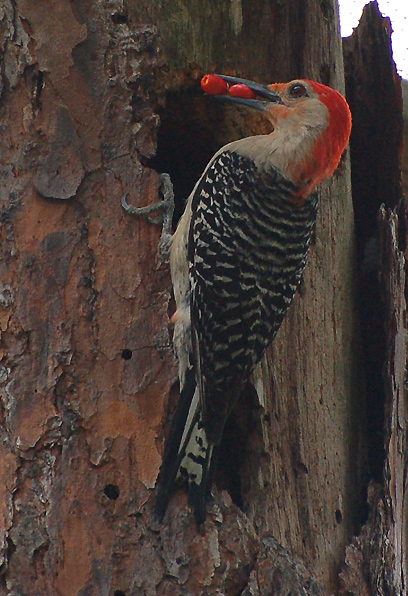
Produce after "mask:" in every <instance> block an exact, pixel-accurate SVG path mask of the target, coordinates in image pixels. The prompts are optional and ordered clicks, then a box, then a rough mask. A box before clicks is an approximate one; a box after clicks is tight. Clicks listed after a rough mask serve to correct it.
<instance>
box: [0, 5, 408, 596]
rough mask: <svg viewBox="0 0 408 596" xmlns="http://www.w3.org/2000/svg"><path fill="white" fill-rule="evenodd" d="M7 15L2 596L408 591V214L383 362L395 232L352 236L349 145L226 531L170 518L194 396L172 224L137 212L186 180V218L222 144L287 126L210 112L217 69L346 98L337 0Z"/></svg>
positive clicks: (219, 525)
mask: <svg viewBox="0 0 408 596" xmlns="http://www.w3.org/2000/svg"><path fill="white" fill-rule="evenodd" d="M372 18H374V19H375V18H376V19H377V21H375V22H377V23H379V24H378V27H381V26H382V25H381V24H380V23H382V21H381V17H380V16H379V15H377V16H373V17H372ZM0 24H1V29H0V31H1V37H0V43H1V46H0V52H1V53H0V55H1V71H0V72H1V83H0V89H1V94H2V95H1V103H0V110H1V122H2V124H1V128H2V143H1V173H2V180H3V183H2V187H1V195H0V196H1V221H2V224H3V225H2V226H1V235H2V242H1V247H2V249H1V250H2V258H1V260H0V271H1V282H0V326H1V333H2V344H1V356H2V359H1V363H0V390H1V394H0V395H1V409H0V420H1V423H2V425H1V435H2V445H1V450H2V457H1V460H0V462H1V464H0V474H1V479H2V482H1V486H2V488H1V491H0V511H1V517H0V548H1V552H0V564H1V571H2V574H1V580H0V582H1V584H0V594H11V595H12V596H17V595H24V596H32V595H33V596H34V595H35V596H37V595H41V596H45V595H47V596H48V595H49V596H55V595H58V596H73V595H76V594H78V595H82V596H85V595H87V596H88V595H95V596H96V595H110V596H124V595H126V596H130V595H148V596H150V595H154V594H160V595H162V596H175V595H176V594H177V595H181V594H183V595H189V594H197V595H200V594H201V595H205V594H208V595H210V594H226V595H228V596H233V595H237V594H245V595H246V596H255V595H257V596H261V595H262V596H267V595H270V594H276V595H281V594H282V595H283V594H287V593H289V592H290V591H291V593H292V594H316V595H317V594H332V593H340V592H341V593H344V594H346V593H351V594H355V595H360V594H367V595H368V594H370V593H376V592H375V586H376V585H378V581H379V580H378V578H379V577H381V582H382V584H381V589H382V590H383V591H382V592H379V593H380V594H382V593H384V594H402V593H403V590H404V585H405V584H404V583H403V582H404V581H406V580H405V579H404V578H405V574H406V567H407V561H406V558H404V555H403V547H404V545H405V546H406V542H407V537H406V530H405V529H404V528H405V526H406V520H405V526H403V525H402V524H403V523H404V518H403V515H404V511H405V512H406V486H405V485H404V484H403V482H404V478H405V476H406V473H405V466H406V461H405V458H404V455H405V434H406V428H405V422H404V417H403V414H404V407H405V406H404V404H405V402H404V396H405V393H404V392H405V363H406V354H405V327H404V323H405V319H404V314H405V298H404V290H405V277H404V265H405V261H404V255H403V250H405V244H404V242H405V229H403V223H404V221H405V220H404V219H403V217H404V216H403V211H402V210H401V209H400V211H399V214H398V215H397V214H396V213H391V212H386V211H381V242H380V243H377V246H379V249H378V250H380V251H381V253H380V254H382V255H384V259H385V258H386V259H387V260H386V261H384V262H382V264H381V277H380V284H378V285H377V287H376V291H377V294H378V295H379V292H380V291H382V296H383V298H382V301H383V302H382V303H381V304H383V307H382V310H380V311H379V313H378V312H377V311H376V312H375V313H374V314H375V317H376V318H375V324H376V328H377V333H376V334H374V339H375V340H376V341H377V340H378V342H379V343H380V346H381V349H382V352H381V354H374V350H371V352H370V340H369V336H368V335H367V327H368V323H367V320H368V319H367V316H369V315H367V313H366V311H365V310H364V307H362V306H361V304H360V302H359V301H358V300H357V295H360V294H361V292H360V287H359V285H358V283H359V273H358V267H357V265H358V262H359V261H364V258H365V252H364V250H365V248H364V247H365V246H366V244H367V241H368V240H369V239H370V238H371V235H372V234H371V233H374V225H372V226H371V227H370V228H367V236H364V242H363V239H362V237H361V234H362V233H363V232H360V228H359V225H360V223H361V221H362V220H363V218H362V217H361V218H360V219H358V218H357V219H356V226H357V243H356V242H355V240H354V238H355V228H354V212H353V200H352V196H351V183H350V165H349V158H348V155H346V156H345V157H344V159H343V162H342V165H341V167H340V168H339V170H338V172H337V174H336V176H335V177H334V178H333V179H332V180H331V181H330V182H328V183H326V184H324V185H322V186H321V188H320V191H319V198H320V213H319V218H318V222H317V226H316V233H315V241H314V245H313V248H312V254H311V256H310V259H309V264H308V266H307V270H306V274H305V276H304V281H303V283H302V286H301V290H300V292H299V293H298V295H297V296H296V299H295V301H294V304H293V306H292V307H291V311H290V313H289V315H288V317H287V319H286V320H285V322H284V324H283V326H282V329H281V330H280V332H279V335H278V337H277V339H276V341H275V342H274V345H273V346H272V347H271V349H270V350H268V353H267V355H266V357H265V359H264V360H263V362H262V363H261V365H260V366H259V368H258V370H257V373H256V375H254V379H253V382H254V386H255V388H256V395H255V392H254V391H251V390H250V388H248V391H246V392H245V394H244V396H243V398H242V400H241V402H240V404H239V406H237V408H236V411H235V412H234V414H233V415H232V416H231V420H230V421H229V423H228V427H227V429H226V432H225V437H224V441H223V445H222V448H221V452H222V457H221V461H220V466H219V472H218V476H217V479H216V483H215V484H216V486H215V488H214V502H213V504H212V505H211V506H210V508H209V515H208V519H207V522H206V524H205V531H204V533H202V534H200V533H198V532H197V529H196V526H195V522H194V518H193V516H192V514H191V512H190V511H189V507H188V505H187V499H186V495H185V493H184V492H183V491H179V492H177V493H176V494H175V495H174V498H173V499H172V500H171V503H170V506H169V510H168V513H167V514H166V517H165V519H164V522H163V524H162V525H159V524H157V522H155V520H154V519H153V515H152V511H153V504H154V496H155V495H154V486H155V481H156V478H157V474H158V471H159V468H160V464H161V455H162V452H163V442H164V436H165V434H166V432H167V428H168V423H169V420H170V417H171V412H172V411H173V409H174V404H175V401H176V400H177V397H178V394H177V392H178V385H177V378H176V376H177V374H176V373H177V366H176V362H175V360H174V356H173V351H172V347H171V326H170V322H169V318H170V316H171V314H172V313H173V309H174V307H173V303H172V298H171V284H170V277H169V270H168V265H167V264H164V265H162V266H160V267H158V265H157V246H158V241H159V236H160V229H159V226H157V225H154V224H152V223H150V222H148V221H147V220H141V219H135V218H132V217H130V216H129V215H127V214H126V213H125V212H124V211H123V209H122V207H121V203H120V198H121V196H122V194H123V193H125V192H127V193H129V199H128V200H129V202H130V203H132V204H134V205H136V206H142V205H147V204H149V203H152V202H155V201H156V200H158V197H159V184H160V183H159V173H160V172H168V173H169V174H170V175H171V178H172V181H173V184H174V188H175V194H176V207H177V209H176V215H177V214H178V215H179V214H180V213H181V211H182V208H183V205H184V201H185V199H186V198H187V196H188V193H189V192H190V190H191V188H192V187H193V185H194V183H195V182H196V180H197V179H198V177H199V176H200V174H201V172H202V170H203V168H204V167H205V165H206V163H207V161H208V160H209V159H210V157H211V156H212V154H213V153H214V152H215V151H216V150H217V149H218V148H219V147H220V146H221V145H222V144H224V143H226V142H227V141H230V140H232V139H234V138H239V137H240V136H242V135H248V134H259V133H260V132H261V133H264V132H268V127H267V126H266V124H265V122H264V121H262V119H260V117H259V116H248V115H247V114H246V113H245V112H243V113H242V114H240V113H239V114H238V113H237V112H233V113H231V112H229V111H226V110H224V109H222V108H220V107H219V106H215V105H213V104H212V103H211V102H208V101H207V100H206V98H205V97H203V94H202V92H201V91H200V89H199V79H200V77H201V75H202V74H204V73H205V72H207V71H208V72H224V73H227V74H228V73H230V74H235V73H236V74H238V75H240V76H243V77H248V78H251V79H256V80H260V81H263V82H269V81H277V80H281V81H286V80H290V79H293V78H296V77H304V78H311V79H317V80H320V81H321V82H323V83H325V84H329V85H331V86H334V87H336V88H338V89H340V90H341V91H344V77H343V58H342V47H341V39H340V36H339V25H338V9H337V2H336V0H327V1H325V2H321V1H318V0H307V1H306V2H297V1H296V0H290V1H288V2H284V3H282V2H280V0H257V1H256V2H254V1H251V2H250V1H249V0H234V1H233V2H227V1H226V0H221V1H220V2H218V3H217V4H216V6H215V5H211V6H208V5H207V4H206V3H202V2H201V3H200V2H198V1H197V0H189V1H188V2H180V1H178V0H175V1H174V2H160V1H158V0H149V2H144V3H142V2H130V1H126V0H102V1H96V0H86V1H85V2H84V1H81V0H71V1H69V0H54V1H51V0H49V1H46V0H37V1H36V2H31V1H30V0H14V1H13V0H4V1H3V4H2V5H1V6H0ZM387 35H388V34H385V37H383V38H381V39H382V41H383V42H384V43H385V46H386V42H387V40H388V39H389V35H388V36H387ZM379 47H380V48H381V47H382V46H381V45H380V46H379ZM359 51H360V49H359V48H357V49H354V50H353V52H354V54H355V55H356V56H358V55H359V53H358V52H359ZM379 51H380V53H381V51H383V50H379ZM350 60H351V58H350ZM348 64H349V67H348V68H349V69H350V72H351V71H352V66H350V65H351V62H350V61H349V62H348ZM391 68H392V66H391ZM387 72H391V71H387ZM391 85H392V89H395V88H396V87H395V83H392V84H391ZM393 85H394V86H393ZM387 88H388V87H387ZM353 93H354V90H353V88H352V87H350V94H351V95H352V96H353ZM392 93H394V92H392ZM353 97H359V94H358V92H357V90H356V91H355V95H354V96H353ZM394 99H395V98H394ZM376 101H377V100H376V99H374V102H376ZM391 101H394V100H393V99H392V100H391ZM392 105H394V103H393V104H392ZM352 107H353V105H352ZM354 108H355V110H356V114H357V113H358V110H359V109H360V110H361V108H359V106H358V105H357V104H355V106H354ZM381 109H383V108H381ZM353 111H354V110H353ZM353 116H354V113H353ZM392 118H393V120H392V121H393V122H395V118H397V116H395V117H394V116H393V117H392ZM357 121H358V118H357ZM360 130H363V133H362V134H366V133H365V132H364V130H365V129H364V128H358V127H357V131H356V130H355V133H354V134H355V135H358V134H361V133H360V132H359V131H360ZM356 138H357V139H358V136H357V137H356ZM398 142H399V139H398V131H397V132H396V133H395V135H394V136H393V138H392V140H391V141H390V147H389V151H390V153H391V154H392V155H395V156H396V155H397V151H398ZM367 143H368V144H369V145H371V143H372V141H371V139H369V140H368V141H367ZM372 144H373V145H374V143H372ZM352 151H353V145H352ZM359 152H360V150H359V149H358V150H357V154H358V153H359ZM393 152H394V153H393ZM391 161H392V160H391ZM393 163H394V162H393ZM371 167H372V166H371ZM393 167H394V166H393ZM355 168H356V171H358V169H359V168H360V169H361V168H362V166H361V164H358V162H356V161H355V160H354V159H353V185H354V180H355V172H354V169H355ZM387 171H388V170H387ZM397 178H398V173H397V172H396V171H395V168H394V169H393V170H392V171H391V173H390V174H389V176H388V179H389V180H390V181H391V182H390V183H392V184H393V185H394V186H393V187H392V188H394V189H395V188H396V184H397ZM357 183H358V182H356V184H357ZM359 188H360V187H359ZM387 189H388V190H387ZM382 191H383V192H384V193H387V192H388V195H387V196H389V192H390V191H389V187H386V186H384V187H382ZM397 194H398V193H397V192H396V193H395V194H394V195H392V197H391V198H389V200H387V201H386V205H387V207H389V208H394V207H395V205H396V203H397V198H399V197H397ZM376 196H377V197H378V201H374V203H373V205H372V206H371V207H370V209H372V211H373V213H374V216H373V217H374V219H373V221H375V219H376V217H377V213H378V209H379V207H380V203H381V202H383V201H384V198H383V199H381V200H380V196H379V195H376ZM353 199H354V206H355V209H356V213H357V212H358V206H359V205H361V203H358V200H359V199H358V196H356V193H355V192H353ZM365 204H366V203H364V205H365ZM363 211H364V210H363ZM370 217H371V211H370ZM364 233H365V232H364ZM364 296H365V297H366V296H367V293H366V294H364ZM383 320H385V321H389V322H390V323H389V326H388V327H387V328H386V331H385V332H384V333H383V334H382V335H381V331H379V329H380V328H381V324H382V321H383ZM381 342H382V343H381ZM374 356H377V360H375V363H376V364H375V366H376V367H377V368H378V366H379V367H380V368H381V367H382V366H384V364H386V369H385V376H384V379H385V382H383V384H382V393H381V391H379V392H378V395H377V394H376V396H375V399H374V398H373V400H372V395H371V393H370V391H371V387H370V375H369V374H366V376H364V375H362V374H361V371H362V370H363V369H364V370H366V371H367V370H371V369H370V368H369V366H368V364H367V362H368V360H370V359H372V358H374ZM372 401H373V402H374V403H375V416H371V417H367V415H366V413H367V412H368V411H370V405H371V403H372ZM384 404H385V405H386V409H385V413H384V412H383V411H382V410H381V408H382V407H383V406H384ZM377 414H378V415H377ZM378 416H379V422H378ZM383 429H384V430H385V436H386V441H385V444H384V446H383V448H382V449H374V455H373V445H374V444H375V441H374V440H372V437H379V433H382V432H383ZM381 440H382V439H381V436H380V438H379V439H378V441H381ZM383 469H384V470H385V475H383ZM370 480H371V483H370ZM367 491H368V500H369V505H370V507H371V512H370V514H369V516H368V519H367V512H366V509H365V501H366V494H367ZM365 522H366V523H365ZM364 523H365V525H364V526H363V529H362V530H361V527H362V524H364ZM360 530H361V533H360ZM353 536H354V538H353ZM383 537H384V538H383ZM385 537H386V538H387V539H385ZM380 538H381V540H380ZM348 545H350V546H348ZM374 546H375V548H374ZM347 547H348V548H347ZM376 549H377V550H376ZM373 553H374V554H373ZM381 561H383V563H381ZM371 563H372V565H371ZM370 565H371V566H370ZM340 571H341V575H339V574H340ZM377 580H378V581H377ZM376 582H377V583H376ZM359 590H360V591H359ZM364 590H365V591H364ZM370 590H371V591H370ZM387 590H388V591H387ZM339 591H340V592H339Z"/></svg>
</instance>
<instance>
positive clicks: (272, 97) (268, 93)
mask: <svg viewBox="0 0 408 596" xmlns="http://www.w3.org/2000/svg"><path fill="white" fill-rule="evenodd" d="M216 76H217V77H220V79H223V80H224V81H226V82H227V83H229V84H230V85H238V84H243V85H246V86H247V87H249V88H250V89H251V90H252V91H253V92H254V93H256V95H258V96H259V97H262V98H263V99H266V100H267V101H262V100H259V99H247V98H244V97H234V96H232V95H213V96H212V97H215V98H216V99H217V100H220V101H223V102H225V103H227V102H228V103H234V104H240V105H243V106H247V107H249V108H254V109H255V110H266V109H267V106H268V103H270V102H273V103H283V101H282V98H281V96H280V95H279V93H276V92H275V91H272V90H271V89H269V87H267V86H266V85H262V84H261V83H255V82H254V81H248V80H247V79H239V78H238V77H230V76H228V75H221V74H217V75H216Z"/></svg>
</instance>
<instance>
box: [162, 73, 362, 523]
mask: <svg viewBox="0 0 408 596" xmlns="http://www.w3.org/2000/svg"><path fill="white" fill-rule="evenodd" d="M219 76H220V77H221V79H223V80H224V81H226V82H227V83H230V84H244V85H247V86H248V87H249V88H250V89H251V90H252V91H254V92H255V94H256V95H257V96H258V97H259V98H262V99H244V98H242V97H231V96H229V95H223V96H220V97H219V99H222V100H223V101H228V102H230V103H238V104H240V105H245V106H248V107H250V108H255V109H258V110H262V111H263V112H264V114H265V116H266V117H267V118H269V120H270V121H271V123H272V125H273V127H274V130H273V132H272V133H271V134H267V135H259V136H253V137H248V138H244V139H241V140H239V141H234V142H232V143H230V144H228V145H226V146H225V147H222V149H220V150H219V151H218V152H217V153H216V154H215V155H214V157H213V158H212V159H211V161H210V163H209V164H208V165H207V167H206V169H205V171H204V173H203V175H202V176H201V178H200V179H199V181H198V182H197V184H196V186H195V188H194V189H193V191H192V193H191V195H190V197H189V199H188V202H187V206H186V209H185V212H184V214H183V216H182V218H181V219H180V222H179V224H178V227H177V230H176V232H175V234H174V236H173V239H172V246H171V253H170V265H171V275H172V282H173V287H174V296H175V299H176V305H177V310H176V313H175V314H174V316H173V322H174V325H175V328H174V346H175V350H176V353H177V356H178V361H179V377H180V389H181V396H180V402H179V405H178V409H177V411H176V414H175V419H174V421H173V425H172V428H171V430H170V434H169V437H168V440H167V442H166V448H165V454H164V460H163V465H162V468H161V472H160V476H159V482H158V496H157V501H156V511H157V513H158V515H159V517H160V518H162V517H163V516H164V513H165V511H166V508H167V504H168V500H169V496H170V493H171V489H172V487H173V484H174V483H175V481H176V479H178V478H180V479H181V480H182V481H183V480H184V482H185V483H186V484H188V489H189V496H190V502H191V504H192V506H193V508H194V513H195V517H196V520H197V523H198V524H201V523H203V522H204V521H205V516H206V499H207V497H208V495H209V492H210V488H211V483H212V478H213V473H214V470H213V467H214V466H213V465H212V462H213V461H214V460H215V457H214V456H215V453H216V450H217V447H218V446H219V443H220V440H221V437H222V434H223V430H224V425H225V422H226V420H227V417H228V416H229V414H230V412H231V409H232V408H233V406H234V405H235V403H236V401H237V399H238V398H239V396H240V394H241V391H242V389H243V386H244V384H245V383H246V381H247V380H248V378H249V376H250V375H251V373H252V372H253V370H254V367H255V366H256V364H257V363H258V362H259V360H260V359H261V358H262V356H263V354H264V352H265V349H266V348H267V347H268V345H269V344H270V343H271V342H272V340H273V339H274V337H275V335H276V333H277V331H278V329H279V327H280V325H281V323H282V320H283V318H284V316H285V314H286V312H287V310H288V307H289V305H290V303H291V301H292V299H293V296H294V294H295V292H296V288H297V286H298V284H299V281H300V279H301V275H302V272H303V269H304V267H305V264H306V259H307V255H308V251H309V246H310V240H311V234H312V230H313V226H314V223H315V219H316V208H317V196H316V193H314V192H313V191H314V189H315V187H316V185H317V184H319V183H320V182H321V181H323V180H324V179H327V178H329V177H330V176H332V174H333V172H334V171H335V169H336V167H337V166H338V163H339V161H340V158H341V155H342V153H343V151H344V149H345V148H346V145H347V143H348V140H349V136H350V130H351V116H350V110H349V108H348V105H347V102H346V100H345V99H344V98H343V97H342V95H340V93H338V92H337V91H335V90H333V89H331V88H329V87H326V86H325V85H322V84H320V83H317V82H314V81H309V80H295V81H291V82H290V83H285V84H274V85H269V86H264V85H260V84H258V83H253V82H251V81H247V80H244V79H237V78H235V77H227V76H222V75H219Z"/></svg>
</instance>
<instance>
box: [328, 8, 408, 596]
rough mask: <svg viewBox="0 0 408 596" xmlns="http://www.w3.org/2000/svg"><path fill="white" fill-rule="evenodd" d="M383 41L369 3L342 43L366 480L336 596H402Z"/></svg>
mask: <svg viewBox="0 0 408 596" xmlns="http://www.w3.org/2000/svg"><path fill="white" fill-rule="evenodd" d="M390 35H391V25H390V22H389V19H387V18H383V17H382V16H381V14H380V12H379V10H378V6H377V4H376V2H371V3H370V4H369V5H367V6H366V8H365V9H364V12H363V16H362V19H361V21H360V24H359V27H358V29H356V30H355V31H354V33H353V35H352V36H351V37H350V38H348V39H346V40H344V52H345V64H346V82H347V94H348V99H349V102H350V106H351V108H352V111H353V120H354V132H353V134H352V139H351V160H352V183H353V200H354V205H355V220H356V230H357V238H358V252H359V260H360V262H361V272H360V318H361V322H362V341H363V347H364V353H365V373H366V385H367V411H366V418H367V427H368V446H369V454H368V455H369V457H368V462H367V463H368V471H369V473H370V477H371V481H370V484H369V487H368V494H367V501H368V507H369V514H368V520H367V522H366V523H365V524H364V526H363V528H362V530H361V532H360V534H359V535H358V536H357V537H355V538H354V539H353V542H352V544H351V545H350V546H349V547H348V548H347V551H346V560H345V566H344V569H343V571H342V573H341V580H342V582H341V583H342V589H341V591H340V592H341V594H347V595H350V594H353V595H355V596H360V595H362V596H365V595H367V596H368V595H371V594H378V595H380V596H382V595H385V594H387V595H388V594H395V595H397V594H398V595H400V594H406V591H407V572H408V567H407V545H408V542H407V541H408V532H407V504H408V503H407V484H406V478H407V426H406V420H407V411H406V409H407V394H406V391H407V387H406V366H407V347H406V341H407V334H406V297H405V292H406V262H405V256H404V253H406V247H407V213H406V207H405V203H404V202H402V201H401V196H402V194H401V178H400V158H401V154H402V127H403V122H402V105H401V81H400V79H399V77H398V76H397V74H396V69H395V65H394V63H393V60H392V51H391V43H390ZM379 81H381V84H380V85H379V84H378V82H379ZM385 206H387V207H388V208H386V207H385Z"/></svg>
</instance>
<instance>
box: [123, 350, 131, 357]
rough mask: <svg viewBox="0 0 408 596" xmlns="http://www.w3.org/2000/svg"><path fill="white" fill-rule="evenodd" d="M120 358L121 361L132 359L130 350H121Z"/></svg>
mask: <svg viewBox="0 0 408 596" xmlns="http://www.w3.org/2000/svg"><path fill="white" fill-rule="evenodd" d="M122 358H123V360H130V359H131V358H132V350H127V349H125V350H122Z"/></svg>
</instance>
